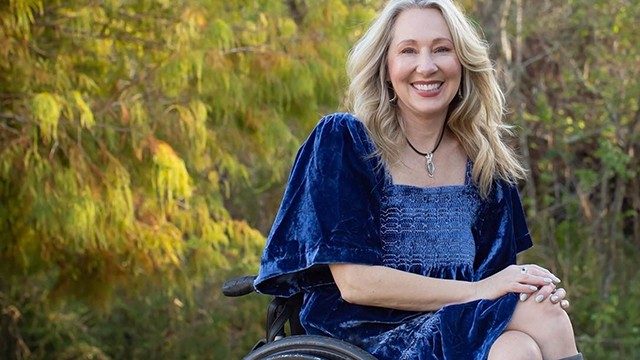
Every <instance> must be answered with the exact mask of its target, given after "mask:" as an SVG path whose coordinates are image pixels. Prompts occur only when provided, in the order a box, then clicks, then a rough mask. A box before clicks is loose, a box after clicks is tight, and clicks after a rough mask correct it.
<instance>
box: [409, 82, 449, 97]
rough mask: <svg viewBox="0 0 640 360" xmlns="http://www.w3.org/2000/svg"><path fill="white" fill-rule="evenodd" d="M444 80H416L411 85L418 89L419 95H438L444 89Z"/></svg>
mask: <svg viewBox="0 0 640 360" xmlns="http://www.w3.org/2000/svg"><path fill="white" fill-rule="evenodd" d="M443 84H444V82H441V81H436V82H428V83H427V82H415V83H412V84H411V86H412V87H413V88H414V89H416V90H417V91H418V95H420V96H424V97H430V96H435V95H438V93H439V92H440V89H442V85H443Z"/></svg>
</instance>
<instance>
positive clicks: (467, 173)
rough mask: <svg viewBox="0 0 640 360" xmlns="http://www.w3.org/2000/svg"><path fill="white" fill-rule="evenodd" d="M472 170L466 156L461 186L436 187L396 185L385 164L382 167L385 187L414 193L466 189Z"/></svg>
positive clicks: (470, 182)
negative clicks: (413, 191)
mask: <svg viewBox="0 0 640 360" xmlns="http://www.w3.org/2000/svg"><path fill="white" fill-rule="evenodd" d="M472 170H473V162H472V161H471V159H470V158H469V157H468V156H467V161H466V164H465V172H464V183H462V184H446V185H436V186H419V185H412V184H398V183H394V182H393V177H392V176H391V171H389V169H388V167H387V166H386V164H385V165H384V177H385V185H386V186H387V187H392V188H400V189H410V190H411V189H413V190H416V191H434V192H442V191H453V190H460V189H466V188H468V187H469V186H471V185H472V181H471V178H472Z"/></svg>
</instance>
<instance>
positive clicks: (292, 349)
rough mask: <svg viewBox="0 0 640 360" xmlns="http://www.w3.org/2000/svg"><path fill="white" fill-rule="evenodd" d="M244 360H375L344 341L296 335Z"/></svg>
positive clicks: (269, 345)
mask: <svg viewBox="0 0 640 360" xmlns="http://www.w3.org/2000/svg"><path fill="white" fill-rule="evenodd" d="M243 360H375V358H374V357H373V356H372V355H370V354H368V353H367V352H365V351H364V350H362V349H360V348H359V347H357V346H354V345H351V344H349V343H347V342H344V341H342V340H338V339H333V338H330V337H326V336H317V335H296V336H289V337H286V338H283V339H280V340H276V341H273V342H271V343H268V344H266V345H264V346H262V347H260V348H258V349H256V350H254V351H252V352H251V353H250V354H248V355H247V356H245V357H244V359H243Z"/></svg>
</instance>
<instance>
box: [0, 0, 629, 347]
mask: <svg viewBox="0 0 640 360" xmlns="http://www.w3.org/2000/svg"><path fill="white" fill-rule="evenodd" d="M381 3H382V1H379V0H375V1H374V0H370V1H367V0H361V1H357V0H322V1H308V0H281V1H269V0H256V1H242V0H232V1H217V0H193V1H186V0H179V1H166V0H155V1H153V0H144V1H137V2H130V1H121V0H107V1H100V2H95V1H81V0H73V1H60V0H52V1H42V0H10V1H8V2H7V1H5V2H2V3H0V89H1V90H0V204H1V205H0V309H1V310H2V311H1V313H2V322H1V324H2V326H1V327H0V336H1V338H2V339H5V341H4V342H2V343H0V357H7V358H27V357H32V358H49V357H54V358H63V359H65V358H69V359H71V358H82V357H92V358H147V357H158V358H238V357H240V356H241V355H242V354H243V352H245V351H246V350H247V349H249V348H250V347H251V346H252V345H253V343H254V342H255V341H256V340H257V339H258V338H259V337H260V336H261V334H260V332H261V326H262V325H261V324H262V321H263V316H264V305H265V301H266V299H260V298H258V297H253V298H248V299H233V300H230V299H224V298H222V297H221V295H220V294H219V291H218V289H219V287H220V284H221V282H222V281H223V280H224V279H226V278H228V277H230V276H232V275H234V274H245V273H253V272H255V271H256V269H257V264H258V256H259V255H260V251H261V248H262V246H263V244H264V235H263V234H265V233H266V232H267V231H268V229H269V226H270V223H271V220H272V219H273V216H274V214H275V212H276V210H277V206H278V204H279V198H280V196H281V194H282V187H283V183H284V182H285V180H286V176H287V172H288V169H289V166H290V165H291V161H292V159H293V156H294V153H295V151H296V149H297V146H298V145H299V143H300V142H301V141H302V140H303V138H304V137H305V136H306V135H307V133H308V132H309V130H310V129H311V127H313V125H314V124H315V123H316V121H317V120H318V118H319V116H321V115H322V114H324V113H326V112H332V111H335V110H336V109H339V108H340V101H341V99H342V95H343V93H344V89H345V77H344V61H345V58H346V54H347V51H348V49H349V48H350V46H351V44H353V42H354V40H355V39H356V38H357V37H358V36H360V35H361V34H362V31H363V29H364V28H365V25H366V24H367V23H368V21H370V20H371V19H372V17H373V16H374V15H375V10H376V9H378V8H379V6H380V4H381ZM462 3H463V4H464V5H465V7H466V8H467V9H469V11H470V14H471V15H472V16H473V17H474V19H475V20H476V21H477V22H478V23H479V24H481V26H482V27H483V28H484V29H485V33H486V34H487V36H488V40H489V41H490V43H491V44H492V52H494V53H495V57H496V58H497V65H498V68H499V69H502V70H503V71H504V73H505V75H506V78H505V83H506V85H507V87H508V88H509V89H510V93H509V101H510V105H511V107H512V109H514V111H513V112H512V113H511V114H510V120H511V121H512V122H514V123H517V124H519V125H520V133H521V138H520V140H521V141H520V144H521V146H522V145H524V147H523V148H521V149H520V150H521V151H523V153H524V154H525V160H526V161H527V163H528V164H530V165H531V179H530V180H529V181H528V182H527V187H526V188H525V190H524V192H523V194H524V195H525V202H526V203H527V204H528V212H529V215H530V217H529V219H530V226H531V228H532V230H533V233H534V235H535V238H536V243H537V245H538V246H537V247H536V250H534V251H533V252H532V253H531V254H528V255H526V256H527V260H531V261H537V262H540V263H542V264H545V265H547V266H548V267H550V268H552V269H553V270H554V271H556V272H557V273H559V274H560V275H561V277H562V278H563V279H564V282H565V287H567V288H568V290H569V295H570V297H571V299H572V303H573V304H574V307H573V310H572V318H573V319H574V322H575V324H576V334H577V336H578V340H579V345H580V347H581V348H582V349H583V350H584V352H585V353H586V354H587V356H588V357H594V358H601V357H608V356H614V355H616V356H621V357H630V358H634V357H638V355H639V354H638V352H637V348H638V345H640V344H639V343H638V340H637V339H639V338H640V336H638V332H639V331H640V313H639V312H638V310H636V308H637V306H634V304H633V299H634V298H636V297H637V296H640V293H638V291H639V290H638V287H633V286H628V285H627V284H632V283H634V282H635V283H637V282H638V281H639V280H640V273H639V272H638V270H636V268H635V267H634V266H633V265H634V264H633V261H634V258H635V256H637V255H639V252H640V251H639V250H638V247H639V246H640V217H639V215H638V213H639V210H640V190H638V189H640V183H639V180H638V179H637V175H638V174H637V169H638V168H639V167H638V157H637V154H638V152H639V151H640V149H639V148H638V136H639V135H638V134H640V131H639V129H638V127H639V126H640V108H639V106H640V104H639V103H638V98H640V85H639V83H638V81H637V79H638V78H640V76H638V75H640V74H638V71H640V66H638V65H639V62H640V53H639V48H638V45H637V44H636V41H635V34H634V33H633V30H632V29H633V28H634V27H633V25H634V21H635V19H637V18H638V16H639V15H640V14H639V13H638V12H639V10H638V9H640V7H638V6H637V4H634V2H633V1H632V2H629V1H623V0H615V1H604V0H597V1H586V0H571V1H567V2H564V3H563V4H561V5H558V4H556V3H555V2H552V1H550V0H541V1H540V2H536V3H535V4H534V3H533V2H531V3H529V2H522V1H516V2H511V1H498V0H483V1H476V2H471V1H463V2H462ZM518 6H519V7H520V8H519V9H518ZM518 10H520V11H522V12H523V14H524V17H523V23H522V24H520V26H517V24H516V22H517V16H516V12H517V11H518ZM500 14H504V19H506V20H505V21H502V22H501V21H499V20H500V19H498V18H497V17H499V15H500ZM503 35H504V36H503ZM518 39H521V40H522V41H521V44H522V47H520V48H518V46H515V47H516V49H515V51H507V48H508V47H509V46H511V45H513V44H515V45H517V44H518V41H519V40H518ZM518 52H519V54H520V59H521V60H520V62H517V61H516V60H515V59H516V58H517V57H513V56H511V55H509V54H511V53H516V54H517V53H518ZM510 74H512V75H513V76H510Z"/></svg>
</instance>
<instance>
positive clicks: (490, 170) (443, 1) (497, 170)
mask: <svg viewBox="0 0 640 360" xmlns="http://www.w3.org/2000/svg"><path fill="white" fill-rule="evenodd" d="M412 8H420V9H425V8H431V9H437V10H439V11H440V12H441V13H442V15H443V17H444V20H445V21H446V23H447V26H448V27H449V31H450V33H451V36H452V37H453V43H454V47H455V53H456V55H457V56H458V59H459V60H460V63H461V64H462V81H461V85H460V86H461V87H462V89H461V94H462V97H461V98H455V99H454V100H453V101H452V103H451V104H450V105H449V112H448V115H447V122H446V124H447V126H448V128H449V129H450V131H451V132H452V133H453V134H454V136H455V137H456V138H457V139H458V141H459V142H460V144H461V145H462V147H463V149H464V151H465V152H466V154H467V156H468V157H469V158H470V159H471V160H472V161H473V163H474V166H473V181H474V183H475V184H476V185H477V186H478V188H479V190H480V194H481V195H482V196H483V197H486V196H487V195H488V194H489V192H490V191H491V186H492V184H493V182H494V180H496V179H503V180H506V181H508V182H515V181H516V180H517V179H522V178H524V177H525V176H526V170H525V169H524V168H523V167H522V165H521V164H520V162H519V161H518V160H517V158H516V156H515V154H514V152H513V150H511V149H510V148H509V147H508V146H507V145H506V144H505V142H504V140H503V138H504V136H506V135H511V127H510V126H508V125H506V124H504V123H503V121H502V120H503V116H504V102H505V100H504V94H503V92H502V90H501V89H500V86H499V85H498V81H497V79H496V75H495V70H494V68H493V65H492V62H491V60H490V59H489V54H488V45H487V43H486V42H485V41H484V40H483V39H482V38H481V37H480V36H479V34H478V32H477V31H476V29H475V28H474V27H473V26H472V25H471V23H470V22H469V20H468V19H467V18H466V17H465V15H464V14H463V13H462V11H461V10H460V9H459V8H458V7H457V6H456V5H455V4H454V3H452V2H451V1H450V0H391V1H389V2H388V3H387V5H386V6H385V7H384V9H383V10H382V12H381V13H380V15H379V16H378V18H377V19H376V20H375V21H374V22H373V24H372V25H371V26H370V27H369V29H368V30H367V32H366V33H365V34H364V35H363V36H362V38H361V39H360V41H358V43H356V45H355V46H354V47H353V48H352V49H351V52H350V54H349V58H348V60H347V74H348V76H349V79H350V84H349V89H348V96H347V107H348V108H349V110H350V111H351V112H353V113H354V114H355V115H356V116H357V117H358V118H359V119H361V120H362V121H363V122H364V123H365V125H366V127H367V129H368V131H369V133H370V135H371V137H372V139H373V141H374V143H375V144H376V147H377V154H375V155H378V156H380V158H381V159H382V161H383V163H386V164H396V163H397V162H398V161H399V159H400V149H401V147H402V146H403V145H404V141H405V140H404V135H403V130H402V128H401V124H400V118H399V111H398V108H397V106H394V105H393V104H391V103H390V102H389V100H390V91H389V85H388V84H387V53H388V49H389V46H390V43H391V40H392V37H393V32H392V31H391V29H393V26H394V24H395V21H396V19H397V18H398V15H399V14H400V13H401V12H403V11H404V10H407V9H412Z"/></svg>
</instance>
